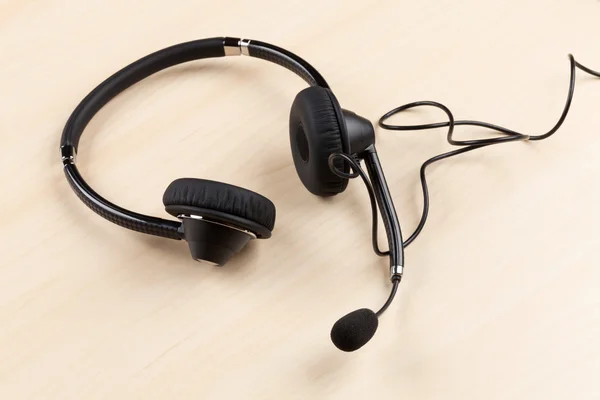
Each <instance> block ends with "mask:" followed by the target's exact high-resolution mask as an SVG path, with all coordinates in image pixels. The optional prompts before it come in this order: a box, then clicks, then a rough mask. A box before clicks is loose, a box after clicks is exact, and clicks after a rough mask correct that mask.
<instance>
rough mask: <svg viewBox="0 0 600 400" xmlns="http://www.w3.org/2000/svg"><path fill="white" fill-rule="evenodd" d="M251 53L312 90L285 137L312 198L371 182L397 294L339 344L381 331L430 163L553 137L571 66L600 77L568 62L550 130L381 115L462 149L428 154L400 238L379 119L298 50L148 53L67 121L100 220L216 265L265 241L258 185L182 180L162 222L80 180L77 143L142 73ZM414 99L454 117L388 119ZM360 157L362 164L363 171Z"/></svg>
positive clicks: (354, 321) (347, 322)
mask: <svg viewBox="0 0 600 400" xmlns="http://www.w3.org/2000/svg"><path fill="white" fill-rule="evenodd" d="M239 55H245V56H250V57H254V58H260V59H263V60H266V61H270V62H272V63H275V64H278V65H280V66H283V67H285V68H287V69H288V70H290V71H292V72H294V73H295V74H296V75H298V76H299V77H301V78H302V79H303V80H304V81H305V82H306V83H307V84H308V85H309V87H308V88H306V89H304V90H302V91H301V92H299V93H298V94H297V96H296V97H295V99H294V101H293V103H292V107H291V111H290V117H289V136H290V144H291V153H292V158H293V161H294V165H295V168H296V171H297V173H298V176H299V178H300V180H301V182H302V183H303V184H304V186H305V187H306V189H308V191H309V192H311V193H312V194H314V195H316V196H322V197H329V196H335V195H337V194H339V193H342V192H344V190H345V189H346V187H347V185H348V182H349V180H350V179H353V178H357V177H360V178H361V179H362V181H363V183H364V184H365V187H366V188H367V191H368V194H369V198H370V202H371V211H372V245H373V249H374V251H375V253H376V254H377V255H379V256H385V257H388V258H389V272H390V275H389V276H390V282H391V292H390V295H389V297H388V299H387V301H386V302H385V304H384V305H383V306H382V307H381V308H380V309H379V311H377V312H374V311H372V310H370V309H366V308H363V309H359V310H356V311H353V312H351V313H349V314H347V315H345V316H344V317H342V318H341V319H340V320H338V321H337V322H336V323H335V324H334V325H333V328H332V330H331V334H330V336H331V340H332V341H333V343H334V344H335V346H336V347H338V348H339V349H340V350H343V351H354V350H357V349H359V348H361V347H362V346H363V345H365V344H366V343H367V342H368V341H369V340H370V339H371V338H372V337H373V335H374V334H375V332H376V330H377V327H378V317H379V316H381V315H382V314H383V312H385V310H386V309H387V308H388V307H389V305H390V304H391V302H392V301H393V299H394V297H395V295H396V292H397V289H398V285H399V283H400V281H401V279H402V276H403V269H404V248H405V247H406V246H408V245H409V244H410V243H411V242H412V241H413V240H414V239H415V238H416V237H417V236H418V235H419V233H420V232H421V230H422V229H423V226H424V225H425V222H426V220H427V215H428V210H429V195H428V189H427V182H426V179H425V170H426V168H427V167H428V166H429V165H431V164H432V163H434V162H437V161H440V160H442V159H446V158H449V157H452V156H455V155H458V154H463V153H465V152H468V151H471V150H475V149H479V148H482V147H486V146H489V145H492V144H496V143H505V142H511V141H523V140H540V139H545V138H547V137H549V136H551V135H552V134H553V133H554V132H556V130H558V128H559V127H560V126H561V125H562V123H563V122H564V119H565V117H566V115H567V113H568V110H569V107H570V104H571V99H572V96H573V91H574V80H575V67H579V68H580V69H583V70H584V71H585V72H588V73H590V74H592V75H594V76H597V77H600V74H599V73H597V72H595V71H592V70H589V69H587V68H586V67H583V66H582V65H580V64H578V63H577V62H575V60H574V58H573V56H569V57H570V61H571V84H570V88H569V96H568V99H567V105H566V106H565V109H564V111H563V115H562V116H561V118H560V120H559V122H558V123H557V124H556V126H555V128H553V129H552V130H551V131H550V132H548V133H547V134H544V135H538V136H532V135H525V134H522V133H518V132H515V131H512V130H509V129H506V128H502V127H499V126H497V125H492V124H488V123H483V122H478V121H455V120H454V117H453V115H452V113H451V112H450V110H449V109H448V108H447V107H445V106H444V105H442V104H440V103H437V102H431V101H421V102H415V103H410V104H407V105H404V106H401V107H398V108H396V109H393V110H392V111H390V112H388V113H387V114H385V115H384V116H383V117H382V118H381V119H380V120H379V126H380V127H382V128H384V129H390V130H423V129H434V128H441V127H448V142H449V143H450V144H453V145H458V146H461V148H460V149H458V150H454V151H451V152H448V153H444V154H441V155H438V156H436V157H433V158H431V159H429V160H427V161H426V162H425V163H424V164H423V166H422V167H421V184H422V189H423V196H424V205H423V214H422V217H421V221H420V223H419V225H418V227H417V229H416V230H415V231H414V233H413V234H412V235H410V237H409V238H408V239H407V240H406V241H404V240H403V237H402V231H401V228H400V223H399V221H398V216H397V213H396V210H395V208H394V202H393V200H392V196H391V194H390V190H389V188H388V185H387V183H386V179H385V175H384V172H383V167H382V164H381V161H380V159H379V157H378V154H377V150H376V147H375V129H374V127H373V124H372V123H371V122H370V121H369V120H368V119H366V118H363V117H361V116H359V115H357V114H355V113H354V112H352V111H348V110H346V109H343V108H342V107H341V106H340V104H339V102H338V100H337V99H336V97H335V95H334V94H333V92H332V90H331V88H330V87H329V85H328V84H327V82H326V81H325V79H324V78H323V77H322V76H321V74H319V72H318V71H317V70H316V69H315V68H314V67H312V66H311V65H310V64H309V63H307V62H306V61H305V60H303V59H302V58H300V57H298V56H297V55H295V54H293V53H291V52H289V51H287V50H285V49H282V48H280V47H277V46H274V45H271V44H268V43H265V42H260V41H257V40H249V39H240V38H232V37H215V38H209V39H201V40H195V41H191V42H187V43H182V44H178V45H175V46H171V47H168V48H165V49H163V50H160V51H157V52H155V53H153V54H150V55H148V56H146V57H144V58H142V59H140V60H138V61H136V62H134V63H132V64H130V65H129V66H127V67H125V68H123V69H122V70H120V71H119V72H117V73H115V74H114V75H112V76H111V77H110V78H108V79H107V80H105V81H104V82H103V83H101V84H100V85H99V86H98V87H96V88H95V89H94V90H93V91H92V92H91V93H90V94H88V95H87V96H86V97H85V98H84V99H83V100H82V101H81V103H80V104H79V105H78V106H77V108H76V109H75V111H74V112H73V113H72V115H71V116H70V118H69V120H68V121H67V124H66V126H65V128H64V131H63V133H62V137H61V143H60V152H61V158H62V164H63V168H64V173H65V176H66V178H67V181H68V182H69V184H70V186H71V188H72V189H73V191H74V192H75V194H76V195H77V196H78V197H79V198H80V199H81V201H82V202H83V203H84V204H85V205H87V206H88V207H89V208H90V209H92V210H93V211H94V212H96V213H97V214H98V215H100V216H101V217H103V218H105V219H107V220H108V221H110V222H113V223H115V224H117V225H119V226H122V227H124V228H128V229H131V230H134V231H137V232H141V233H145V234H149V235H155V236H160V237H164V238H168V239H174V240H182V239H183V240H185V241H187V243H188V245H189V249H190V253H191V255H192V258H193V259H195V260H197V261H201V262H206V263H209V264H212V265H219V266H221V265H225V264H226V263H227V261H228V260H229V259H231V257H233V256H234V255H235V254H237V253H239V252H240V251H241V250H242V249H243V248H244V246H245V245H246V244H247V243H248V242H249V241H250V240H252V239H268V238H269V237H271V233H272V231H273V228H274V226H275V215H276V211H275V205H274V204H273V203H272V202H271V201H270V200H269V199H267V198H266V197H264V196H262V195H260V194H258V193H255V192H253V191H250V190H247V189H244V188H241V187H238V186H233V185H230V184H227V183H223V182H216V181H211V180H207V179H197V178H182V179H177V180H175V181H174V182H172V183H171V184H170V185H169V186H168V187H167V189H166V190H165V193H164V196H163V203H164V205H165V209H166V211H167V213H169V214H171V215H172V216H174V217H176V218H177V221H176V220H171V219H163V218H157V217H152V216H148V215H143V214H139V213H136V212H133V211H130V210H126V209H124V208H122V207H119V206H118V205H116V204H114V203H112V202H110V201H108V200H107V199H105V198H103V197H102V196H101V195H99V194H98V193H97V192H95V191H94V190H93V189H92V188H91V187H90V186H89V185H88V184H87V183H86V182H85V180H84V179H83V178H82V176H81V175H80V174H79V171H78V170H77V167H76V155H77V147H78V144H79V140H80V138H81V135H82V134H83V131H84V129H85V128H86V126H87V125H88V123H89V122H90V120H91V119H92V118H93V117H94V115H95V114H96V113H97V112H98V111H99V110H100V109H101V108H102V107H103V106H105V105H106V104H107V103H108V102H109V101H110V100H111V99H113V98H114V97H115V96H117V95H118V94H119V93H121V92H123V91H124V90H126V89H127V88H129V87H131V86H132V85H134V84H136V83H138V82H140V81H141V80H143V79H145V78H147V77H149V76H150V75H152V74H154V73H157V72H159V71H161V70H164V69H166V68H169V67H171V66H174V65H177V64H181V63H185V62H189V61H193V60H199V59H205V58H214V57H224V56H239ZM418 106H432V107H437V108H439V109H441V110H442V111H444V112H445V113H446V114H447V116H448V122H441V123H434V124H427V125H413V126H402V125H389V124H386V123H385V121H386V120H387V119H388V118H390V117H391V116H393V115H395V114H397V113H400V112H402V111H405V110H407V109H410V108H414V107H418ZM456 125H475V126H479V127H484V128H490V129H492V130H494V131H496V132H498V133H500V134H503V136H502V137H496V138H491V139H478V140H468V141H457V140H454V139H453V137H452V134H453V131H454V127H455V126H456ZM361 162H364V163H365V165H366V169H367V171H366V172H365V171H364V170H363V168H362V166H361ZM379 215H381V219H382V221H383V224H384V227H385V232H386V238H387V243H388V250H387V251H382V250H380V248H379V246H378V238H377V229H378V228H377V221H378V218H379Z"/></svg>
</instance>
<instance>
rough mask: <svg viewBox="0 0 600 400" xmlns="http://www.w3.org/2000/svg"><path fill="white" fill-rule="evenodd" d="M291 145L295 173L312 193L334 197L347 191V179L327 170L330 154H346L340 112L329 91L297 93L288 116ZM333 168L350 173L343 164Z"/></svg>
mask: <svg viewBox="0 0 600 400" xmlns="http://www.w3.org/2000/svg"><path fill="white" fill-rule="evenodd" d="M290 144H291V147H292V157H293V159H294V165H295V166H296V172H297V173H298V176H299V177H300V180H301V181H302V183H303V184H304V186H305V187H306V188H307V189H308V190H309V191H310V192H311V193H313V194H315V195H317V196H333V195H336V194H338V193H341V192H343V191H344V190H345V189H346V186H347V185H348V179H346V178H340V177H338V176H337V175H335V174H334V173H333V172H331V170H330V169H329V156H330V155H331V154H332V153H348V150H349V149H348V140H347V133H346V129H345V125H344V120H343V114H342V110H341V107H340V106H339V104H338V101H337V99H336V98H335V96H334V95H333V93H332V92H331V91H330V90H329V89H325V88H322V87H320V86H313V87H309V88H307V89H304V90H303V91H301V92H300V93H298V95H297V96H296V98H295V99H294V103H293V104H292V109H291V112H290ZM334 165H335V166H336V167H337V168H338V169H339V170H340V171H344V172H349V168H350V167H349V166H348V164H347V163H345V162H343V161H342V160H339V159H338V160H336V161H335V164H334Z"/></svg>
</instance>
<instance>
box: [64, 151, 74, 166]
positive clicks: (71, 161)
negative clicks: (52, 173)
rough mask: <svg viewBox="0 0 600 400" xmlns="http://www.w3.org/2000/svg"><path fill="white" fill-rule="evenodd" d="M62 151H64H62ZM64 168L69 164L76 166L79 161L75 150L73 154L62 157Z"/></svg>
mask: <svg viewBox="0 0 600 400" xmlns="http://www.w3.org/2000/svg"><path fill="white" fill-rule="evenodd" d="M61 151H62V150H61ZM61 158H62V163H63V166H67V165H69V164H75V162H76V161H77V152H76V151H75V150H73V151H72V152H68V153H63V154H62V155H61Z"/></svg>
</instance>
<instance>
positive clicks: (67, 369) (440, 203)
mask: <svg viewBox="0 0 600 400" xmlns="http://www.w3.org/2000/svg"><path fill="white" fill-rule="evenodd" d="M598 21H600V3H599V2H598V1H593V0H583V1H572V0H562V1H558V0H518V1H517V0H514V1H478V0H463V1H450V0H441V1H407V0H401V1H398V0H394V1H377V2H366V1H365V2H358V1H344V2H342V1H337V2H326V1H312V0H310V1H309V0H303V1H279V2H275V1H262V0H260V1H253V2H235V1H211V2H209V1H170V2H161V1H145V2H139V1H100V0H86V1H75V0H63V1H58V0H54V1H52V0H43V1H23V0H0V140H1V141H0V144H1V151H2V156H1V157H0V164H1V167H2V168H1V171H2V181H1V182H2V185H1V186H2V195H1V196H0V221H1V222H0V223H1V229H0V246H1V251H0V398H1V399H6V400H9V399H10V400H12V399H365V398H372V399H546V400H547V399H578V400H583V399H599V398H600V384H599V382H598V377H599V376H600V341H599V340H598V338H599V337H600V291H599V290H598V287H599V284H600V269H599V268H598V250H599V247H600V234H599V233H598V227H599V226H600V211H598V204H599V203H600V191H599V190H598V176H600V157H598V154H599V152H600V133H599V132H600V114H599V113H598V104H600V81H598V80H594V79H593V78H590V77H588V76H584V75H583V74H581V73H580V74H579V79H578V80H577V88H576V93H575V100H574V102H573V109H572V112H571V114H570V115H569V116H568V119H567V121H566V124H565V126H564V128H563V129H562V130H561V131H560V132H559V133H558V134H557V135H556V136H555V137H553V138H552V139H551V140H548V141H544V142H541V143H517V144H508V145H503V146H497V147H495V148H490V149H486V150H483V151H480V152H477V153H473V154H469V155H465V156H463V157H462V158H456V159H452V160H449V161H446V162H444V163H442V164H439V165H438V166H436V167H434V168H432V170H431V178H430V184H431V188H430V189H431V196H432V198H431V200H432V205H431V215H430V219H429V222H428V224H427V227H426V229H425V231H424V232H423V234H422V235H421V237H420V238H419V239H418V240H417V241H416V242H415V243H414V244H413V245H411V246H410V247H409V248H408V249H407V252H406V258H407V264H406V274H405V279H404V281H403V282H402V284H401V288H400V292H399V296H398V298H397V300H396V302H395V303H394V304H393V306H392V307H391V308H390V310H389V311H388V312H387V313H386V314H385V316H384V317H383V318H382V319H381V321H380V328H379V332H378V333H377V335H376V336H375V338H374V339H373V340H372V341H371V342H370V343H369V344H368V345H367V346H366V347H364V348H363V349H361V350H360V351H358V352H356V353H353V354H345V353H342V352H340V351H338V350H337V349H335V348H334V347H333V345H332V344H331V342H330V340H329V330H330V328H331V325H332V324H333V323H334V322H335V321H336V320H337V319H338V318H339V317H341V316H342V315H343V314H345V313H347V312H349V311H352V310H354V309H356V308H360V307H370V308H376V307H378V306H380V305H381V303H382V302H383V301H384V299H385V297H386V296H387V294H388V290H389V283H388V281H387V278H386V276H387V260H386V259H381V258H378V257H376V256H375V255H374V254H373V252H372V250H371V245H370V237H369V235H370V223H371V222H370V209H369V204H368V197H367V195H366V192H365V189H364V187H363V185H362V183H360V182H352V183H351V185H350V186H349V188H348V190H347V191H346V192H345V193H344V194H343V195H340V196H337V197H335V198H333V199H329V200H322V199H319V198H316V197H314V196H312V195H310V194H309V193H308V192H307V191H306V190H305V189H304V187H303V186H302V185H301V183H300V181H299V179H298V178H297V176H296V172H295V170H294V167H293V164H292V161H291V156H290V151H289V144H288V132H287V118H288V113H289V107H290V105H291V102H292V100H293V97H294V95H295V94H296V93H297V92H298V91H299V90H301V89H302V88H303V87H304V84H303V82H302V81H301V80H299V79H297V78H296V77H294V76H293V75H292V74H291V73H289V72H288V71H286V70H284V69H282V68H280V67H277V66H275V65H270V64H268V63H265V62H262V61H260V60H252V59H246V58H241V57H240V58H228V59H220V60H210V61H205V62H198V63H190V64H187V65H184V66H181V67H177V68H173V69H171V70H168V71H166V72H164V73H160V74H158V75H156V76H154V77H152V78H150V79H148V80H147V81H145V82H143V84H140V85H137V86H136V87H134V88H132V89H131V90H129V91H127V92H126V93H125V94H123V95H121V96H120V97H118V98H117V99H116V100H115V101H113V102H112V103H110V105H109V106H107V107H106V108H105V109H104V110H102V111H101V113H100V114H99V115H98V116H97V118H95V119H94V120H93V122H92V124H91V125H90V126H89V128H88V129H87V130H86V132H85V134H84V137H83V139H82V142H81V146H80V149H79V160H78V165H79V167H80V170H81V172H82V174H83V176H84V177H85V178H86V179H87V180H88V182H89V183H90V184H91V185H92V186H93V187H94V188H95V189H96V190H97V191H98V192H99V193H101V194H103V195H104V196H105V197H107V198H108V199H111V200H113V201H115V202H117V203H118V204H120V205H122V206H124V207H127V208H130V209H133V210H136V211H140V212H144V213H150V214H153V215H157V216H163V217H166V216H167V214H166V213H165V212H164V209H163V206H162V202H161V197H162V193H163V191H164V189H165V188H166V187H167V185H168V184H169V183H170V182H171V181H172V180H174V179H176V178H178V177H184V176H189V177H203V178H209V179H215V180H220V181H225V182H228V183H232V184H237V185H241V186H244V187H247V188H249V189H252V190H255V191H258V192H259V193H262V194H264V195H265V196H267V197H269V198H270V199H271V200H272V201H273V202H274V203H275V204H276V206H277V212H278V217H277V223H276V228H275V231H274V234H273V237H272V239H270V240H268V241H254V242H253V243H251V245H250V246H249V247H248V248H247V249H246V250H245V251H244V252H243V254H241V255H240V256H239V257H237V258H235V259H234V260H233V261H232V262H231V263H230V264H228V265H227V266H226V267H225V268H222V269H218V268H211V267H208V266H203V265H200V264H198V263H195V262H194V261H192V259H191V258H190V256H189V253H188V250H187V246H186V244H185V243H184V242H176V241H169V240H166V239H165V240H163V239H159V238H153V237H148V236H144V235H142V234H138V233H135V232H131V231H128V230H125V229H121V228H119V227H117V226H116V225H113V224H111V223H109V222H107V221H105V220H103V219H102V218H100V217H98V216H97V215H95V214H94V213H93V212H91V211H90V210H89V209H87V208H86V207H85V206H84V205H83V204H82V203H81V202H80V201H79V200H78V199H77V197H76V196H75V195H74V194H73V192H72V191H71V189H70V188H69V186H68V184H67V182H66V180H65V179H64V176H63V173H62V169H61V164H60V160H59V156H58V143H59V136H60V133H61V130H62V127H63V125H64V123H65V122H66V120H67V118H68V116H69V115H70V113H71V112H72V110H73V109H74V108H75V106H76V105H77V104H78V102H79V101H80V100H81V99H82V98H83V97H84V96H85V95H86V94H87V93H88V92H89V91H90V90H91V89H93V88H94V87H95V86H96V85H97V84H98V83H100V82H101V81H102V80H103V79H105V78H106V77H108V76H109V75H110V74H112V73H114V72H115V71H117V70H118V69H119V68H121V67H123V66H125V65H126V64H128V63H130V62H132V61H134V60H136V59H137V58H139V57H142V56H144V55H146V54H148V53H150V52H152V51H155V50H158V49H160V48H163V47H166V46H169V45H172V44H176V43H179V42H183V41H187V40H191V39H197V38H203V37H211V36H220V35H229V36H242V37H248V38H254V39H259V40H263V41H268V42H271V43H273V44H276V45H278V46H282V47H284V48H287V49H290V50H291V51H293V52H295V53H297V54H299V55H300V56H302V57H304V58H306V59H307V60H308V61H309V62H311V63H312V64H313V65H314V66H315V67H317V68H318V69H319V71H320V72H321V73H322V74H323V75H324V77H325V78H326V79H327V80H328V81H329V83H330V85H331V86H332V88H333V89H334V91H335V93H336V95H337V97H338V99H339V100H340V102H341V104H342V105H343V106H344V107H345V108H348V109H351V110H353V111H355V112H357V113H359V114H361V115H364V116H366V117H368V118H369V119H371V120H373V121H376V119H377V118H378V117H379V116H380V115H381V114H383V113H384V112H386V111H387V110H389V109H391V108H393V107H395V106H398V105H400V104H404V103H407V102H411V101H415V100H425V99H428V100H437V101H441V102H443V103H445V104H447V105H448V106H449V107H450V108H451V109H452V110H453V112H454V113H455V115H456V117H457V118H474V119H481V120H485V121H489V122H494V123H499V124H502V125H505V126H508V127H511V128H514V129H518V130H523V131H526V132H532V133H536V134H537V133H541V132H543V131H545V130H547V129H549V128H550V127H551V126H552V125H553V124H554V122H555V121H556V119H557V118H558V116H559V114H560V111H561V110H562V107H563V105H564V101H565V96H566V91H567V84H568V72H569V70H568V60H567V57H566V56H567V54H568V53H569V52H572V53H574V54H575V56H576V58H578V60H579V61H581V62H582V63H584V64H586V65H588V66H590V67H591V68H600V52H599V51H598V49H599V47H598V38H599V37H600V24H599V23H598ZM232 111H233V112H232ZM442 118H444V116H443V115H442V114H441V113H437V112H436V111H433V110H420V111H415V112H412V113H410V114H408V115H406V117H404V118H403V121H405V122H407V123H408V122H411V123H415V122H427V121H429V122H431V121H434V120H440V119H442ZM459 132H460V135H459V136H463V137H467V136H469V135H470V134H479V135H481V133H482V132H481V131H480V130H477V129H470V130H469V129H467V130H464V129H463V130H460V131H459ZM377 140H378V149H379V153H380V157H381V159H382V162H383V165H384V168H385V171H386V174H387V178H388V181H389V184H390V187H391V190H392V192H393V195H394V199H395V203H396V208H397V210H398V213H399V215H400V219H401V223H402V226H403V228H404V231H405V233H410V231H411V230H412V229H413V228H414V226H415V224H416V222H417V221H418V218H419V216H420V209H421V204H422V198H421V194H420V187H419V185H418V168H419V166H420V164H421V163H422V162H423V161H424V160H425V159H426V158H428V157H430V156H432V155H434V154H437V153H439V152H442V151H444V150H446V149H448V145H447V144H446V143H445V132H444V131H442V130H439V131H435V132H418V133H390V132H387V131H381V130H378V132H377Z"/></svg>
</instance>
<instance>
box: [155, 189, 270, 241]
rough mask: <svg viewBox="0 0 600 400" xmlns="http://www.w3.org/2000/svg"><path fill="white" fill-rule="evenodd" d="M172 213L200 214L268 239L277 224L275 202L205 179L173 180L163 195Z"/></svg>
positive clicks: (165, 203)
mask: <svg viewBox="0 0 600 400" xmlns="http://www.w3.org/2000/svg"><path fill="white" fill-rule="evenodd" d="M163 203H164V205H165V206H166V210H167V212H168V213H169V214H171V215H174V216H178V215H181V214H192V215H200V216H203V217H207V218H210V219H212V220H215V221H217V222H223V223H229V224H233V225H235V226H238V227H240V228H243V229H247V230H249V231H251V232H253V233H255V234H256V235H257V237H260V238H268V237H270V236H271V231H272V230H273V227H274V226H275V205H274V204H273V203H272V202H271V200H269V199H267V198H266V197H264V196H261V195H260V194H258V193H255V192H252V191H250V190H247V189H244V188H241V187H238V186H233V185H229V184H227V183H223V182H216V181H210V180H206V179H193V178H182V179H177V180H175V181H173V182H172V183H171V184H170V185H169V187H167V190H166V191H165V194H164V196H163Z"/></svg>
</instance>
